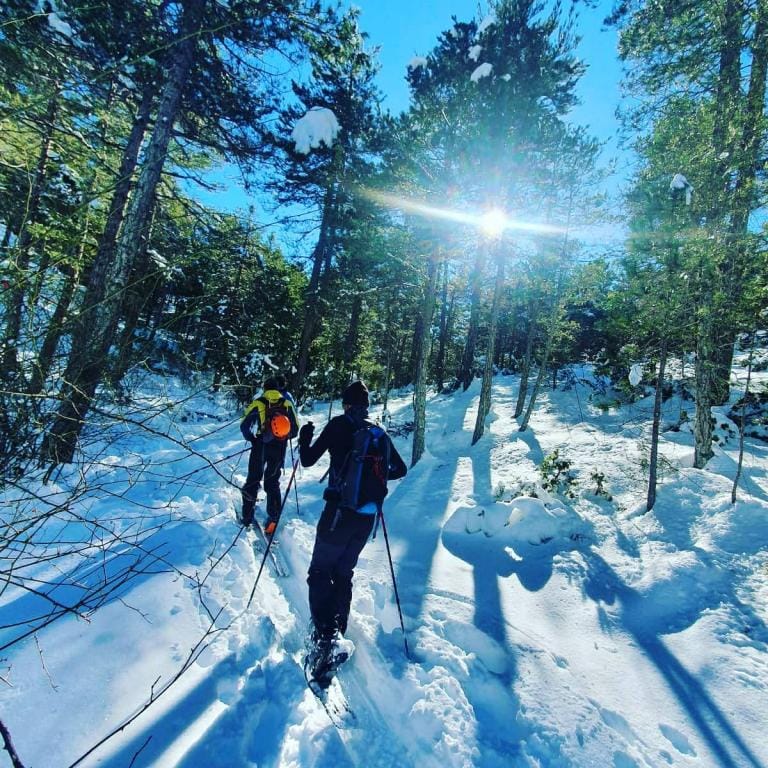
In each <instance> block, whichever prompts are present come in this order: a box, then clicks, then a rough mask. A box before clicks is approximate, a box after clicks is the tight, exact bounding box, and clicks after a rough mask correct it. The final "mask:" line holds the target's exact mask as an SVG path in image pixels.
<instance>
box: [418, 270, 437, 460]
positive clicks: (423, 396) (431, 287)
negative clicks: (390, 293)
mask: <svg viewBox="0 0 768 768" xmlns="http://www.w3.org/2000/svg"><path fill="white" fill-rule="evenodd" d="M437 271H438V270H437V262H436V261H435V260H434V259H430V260H429V264H428V266H427V284H426V286H425V287H424V300H423V302H422V305H421V320H422V322H421V338H420V340H419V355H418V358H417V360H416V371H415V374H414V391H413V452H412V454H411V466H414V465H415V464H416V463H417V462H418V460H419V459H420V458H421V457H422V455H423V453H424V448H425V435H426V429H427V368H428V363H429V341H430V331H431V329H432V315H433V313H434V311H435V292H436V287H437Z"/></svg>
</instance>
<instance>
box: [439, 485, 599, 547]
mask: <svg viewBox="0 0 768 768" xmlns="http://www.w3.org/2000/svg"><path fill="white" fill-rule="evenodd" d="M443 531H444V533H445V534H448V535H453V534H456V533H463V534H469V535H470V536H471V535H473V534H476V533H481V532H482V533H483V534H484V535H485V537H487V538H493V539H494V540H495V541H496V543H498V544H500V545H502V546H503V545H509V546H514V545H516V544H521V543H528V544H534V545H535V544H542V543H544V542H548V541H552V540H556V541H560V542H565V541H572V540H573V539H575V538H578V537H579V536H581V535H584V533H585V531H586V528H585V523H584V521H583V520H582V519H581V518H580V517H579V516H578V515H577V514H576V513H575V512H573V511H571V510H569V509H566V507H565V506H564V505H563V504H562V503H560V502H559V501H557V500H554V501H548V502H544V501H542V499H538V498H531V497H528V496H518V497H517V498H514V499H512V500H511V501H509V502H497V503H495V504H489V505H486V506H485V507H482V508H478V507H475V506H470V507H464V508H459V509H458V510H457V512H456V514H454V515H453V517H452V518H451V519H450V520H449V521H448V522H447V523H446V524H445V526H444V528H443Z"/></svg>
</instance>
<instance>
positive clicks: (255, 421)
mask: <svg viewBox="0 0 768 768" xmlns="http://www.w3.org/2000/svg"><path fill="white" fill-rule="evenodd" d="M281 401H282V405H283V406H284V407H285V410H286V413H287V415H288V418H289V419H290V422H291V433H290V435H289V436H288V439H290V438H293V437H296V435H297V434H298V433H299V417H298V414H297V411H296V403H294V401H293V397H291V395H290V393H288V392H282V391H280V390H279V389H266V390H264V392H263V393H262V394H261V395H260V396H259V397H257V398H256V399H255V400H254V401H253V402H252V403H251V404H250V405H249V406H248V407H247V408H246V409H245V414H244V416H243V419H242V421H241V422H240V431H241V432H242V433H243V437H244V438H245V439H246V440H249V441H253V440H255V439H256V438H257V437H259V436H261V435H263V434H264V426H265V421H266V414H267V405H278V404H280V403H281Z"/></svg>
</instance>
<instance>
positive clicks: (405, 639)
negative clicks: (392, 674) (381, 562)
mask: <svg viewBox="0 0 768 768" xmlns="http://www.w3.org/2000/svg"><path fill="white" fill-rule="evenodd" d="M376 517H377V518H380V519H381V530H382V531H384V543H385V544H386V547H387V558H388V559H389V572H390V573H391V574H392V586H393V587H394V589H395V602H396V603H397V613H398V615H399V616H400V628H401V629H402V630H403V643H404V645H405V657H406V658H407V659H408V660H410V659H411V654H410V651H409V650H408V637H407V636H406V634H405V622H404V621H403V610H402V608H401V606H400V595H399V594H398V591H397V580H396V579H395V567H394V566H393V565H392V552H391V551H390V549H389V536H387V524H386V523H385V522H384V511H383V509H379V514H378V515H377V516H376Z"/></svg>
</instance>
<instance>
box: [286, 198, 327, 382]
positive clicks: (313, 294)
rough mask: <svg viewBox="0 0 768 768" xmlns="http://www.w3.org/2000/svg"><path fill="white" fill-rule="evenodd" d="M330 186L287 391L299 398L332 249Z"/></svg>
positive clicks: (325, 200)
mask: <svg viewBox="0 0 768 768" xmlns="http://www.w3.org/2000/svg"><path fill="white" fill-rule="evenodd" d="M334 198H335V195H334V190H333V185H331V184H329V185H328V188H327V189H326V190H325V196H324V199H323V215H322V220H321V222H320V234H319V235H318V238H317V243H316V244H315V248H314V250H313V251H312V274H311V275H310V278H309V284H308V285H307V290H306V292H305V294H304V295H305V302H306V312H305V313H304V325H303V326H302V329H301V339H300V340H299V351H298V355H297V358H296V370H295V371H294V374H293V377H292V379H291V391H292V392H293V393H294V394H295V395H296V396H297V397H300V396H301V395H302V394H303V390H304V379H305V377H306V375H307V366H308V364H309V349H310V347H311V345H312V341H313V340H314V338H315V334H316V330H317V321H318V307H319V303H320V275H321V273H322V270H323V263H324V262H325V259H326V251H328V250H330V249H331V248H332V245H333V243H332V242H331V240H332V224H333V206H334Z"/></svg>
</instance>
